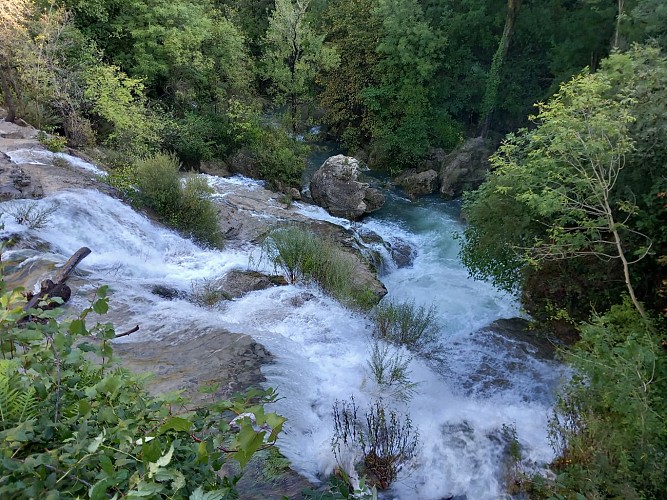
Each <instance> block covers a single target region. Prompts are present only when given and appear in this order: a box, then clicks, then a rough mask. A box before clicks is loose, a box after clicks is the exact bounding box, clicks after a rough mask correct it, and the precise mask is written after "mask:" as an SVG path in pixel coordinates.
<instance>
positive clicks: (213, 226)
mask: <svg viewBox="0 0 667 500" xmlns="http://www.w3.org/2000/svg"><path fill="white" fill-rule="evenodd" d="M212 192H213V189H212V188H211V187H210V186H209V185H208V183H207V182H206V180H205V179H203V178H202V177H195V176H190V177H188V178H187V179H185V183H184V184H183V186H182V189H181V203H180V209H179V211H178V214H177V216H176V224H175V225H176V227H177V228H178V229H180V230H181V231H184V232H185V233H187V234H188V235H190V236H192V237H193V238H194V239H195V240H197V241H199V242H201V243H207V244H209V245H212V246H214V247H222V245H223V235H222V232H221V231H220V227H219V226H218V209H217V208H216V206H215V205H214V204H213V203H212V202H211V200H210V199H209V195H210V194H211V193H212Z"/></svg>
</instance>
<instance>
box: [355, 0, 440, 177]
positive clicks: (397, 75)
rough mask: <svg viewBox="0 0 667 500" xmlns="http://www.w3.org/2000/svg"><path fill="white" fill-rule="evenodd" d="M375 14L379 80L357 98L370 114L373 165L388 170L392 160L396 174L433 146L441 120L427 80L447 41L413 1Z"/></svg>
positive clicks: (386, 2)
mask: <svg viewBox="0 0 667 500" xmlns="http://www.w3.org/2000/svg"><path fill="white" fill-rule="evenodd" d="M373 13H374V15H375V16H377V18H378V19H379V21H380V22H381V23H382V31H381V35H380V37H379V40H378V43H377V46H376V48H375V50H376V52H377V54H378V57H379V59H378V62H377V64H376V66H375V68H374V72H375V73H376V74H378V75H379V78H378V79H379V82H378V84H376V85H372V86H368V87H367V88H366V89H364V90H363V91H362V93H361V95H362V98H363V100H364V102H365V104H366V106H367V107H368V109H369V110H370V112H371V120H372V137H373V139H372V140H373V143H374V146H375V147H374V150H375V155H374V156H375V157H376V161H377V163H380V164H384V165H385V166H387V163H388V162H389V161H390V159H391V165H388V166H389V167H390V168H391V169H392V170H400V169H401V168H403V167H405V166H406V165H409V164H411V163H413V162H415V161H416V160H418V159H420V158H422V157H423V156H424V155H425V153H426V152H427V151H428V148H429V147H430V146H431V145H433V143H434V142H436V140H434V139H435V137H434V135H435V134H434V133H433V132H434V131H436V130H439V127H438V125H439V124H438V123H437V122H438V119H437V118H439V117H438V112H437V111H436V107H435V103H434V102H433V93H432V87H431V80H432V78H433V77H434V75H435V73H436V71H437V69H438V57H437V54H438V51H439V50H440V49H441V48H442V47H443V46H444V45H445V44H446V39H445V38H444V37H442V36H441V34H440V33H439V32H438V31H436V30H434V29H433V27H432V26H431V25H430V24H429V22H428V20H427V19H426V17H425V16H424V12H423V10H422V7H421V5H420V4H419V3H418V2H417V0H379V1H378V2H377V5H376V7H375V9H374V12H373ZM442 118H443V119H444V120H447V118H448V116H446V114H445V116H443V117H442Z"/></svg>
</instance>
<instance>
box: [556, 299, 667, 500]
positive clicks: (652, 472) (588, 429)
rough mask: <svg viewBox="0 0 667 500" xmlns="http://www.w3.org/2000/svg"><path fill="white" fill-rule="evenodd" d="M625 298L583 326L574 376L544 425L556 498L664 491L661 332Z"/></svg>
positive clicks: (665, 369) (666, 387)
mask: <svg viewBox="0 0 667 500" xmlns="http://www.w3.org/2000/svg"><path fill="white" fill-rule="evenodd" d="M658 326H660V325H658V324H651V323H649V322H647V321H645V320H644V319H642V318H641V316H640V315H639V313H638V312H637V311H636V310H635V309H634V307H633V305H632V304H631V303H630V302H629V301H627V300H626V302H625V303H624V304H622V305H619V306H614V307H612V308H611V309H610V310H609V312H608V313H606V314H605V315H603V316H596V317H594V318H593V320H592V321H591V322H590V323H588V324H584V325H583V326H582V327H581V329H580V331H581V342H580V343H579V344H578V346H577V348H576V349H574V351H573V353H572V355H571V356H570V360H571V361H572V363H573V365H574V366H575V368H577V369H578V375H577V376H575V377H574V378H573V379H572V381H571V382H570V383H569V384H568V386H567V387H566V388H565V390H564V391H563V393H562V395H561V398H560V401H559V403H558V405H557V409H556V412H555V415H554V417H553V418H552V420H551V422H550V432H551V439H552V445H553V446H554V449H555V451H556V452H557V454H558V456H559V457H558V459H557V460H556V462H554V467H555V468H556V469H557V470H558V472H559V475H558V481H557V482H555V483H554V484H552V485H551V487H552V489H553V490H554V491H555V492H556V493H558V494H561V495H566V496H568V497H569V496H570V495H572V494H574V493H581V494H583V495H584V496H586V497H587V498H612V497H613V498H627V499H633V498H647V499H651V498H663V495H664V492H665V491H667V461H666V460H665V457H666V456H667V441H665V436H666V435H667V424H666V422H665V418H664V415H665V414H666V412H667V408H666V405H665V397H664V395H665V394H667V355H666V354H665V351H664V348H662V347H661V346H660V344H661V342H662V341H663V339H664V331H663V332H659V331H658V328H657V327H658Z"/></svg>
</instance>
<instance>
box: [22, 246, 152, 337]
mask: <svg viewBox="0 0 667 500" xmlns="http://www.w3.org/2000/svg"><path fill="white" fill-rule="evenodd" d="M90 253H91V250H90V248H88V247H81V248H79V250H77V251H76V253H75V254H74V255H72V256H71V257H70V258H69V259H68V260H67V262H65V265H64V266H63V267H61V268H60V269H59V270H58V272H57V273H56V275H55V277H54V278H53V279H52V280H50V279H46V280H44V281H42V282H41V283H40V289H39V292H37V293H36V294H35V295H29V296H28V302H27V303H26V305H25V306H23V311H24V312H28V311H29V310H30V309H32V308H34V307H36V306H37V304H39V303H40V301H41V300H43V299H44V298H45V297H48V298H51V299H52V298H55V297H59V298H61V299H62V300H63V302H67V301H68V300H69V299H70V297H71V296H72V289H71V288H70V287H69V286H67V284H66V283H65V282H66V281H67V280H68V279H69V277H70V275H71V274H72V273H73V272H74V269H76V266H78V265H79V262H81V261H82V260H83V259H85V258H86V257H88V255H90ZM57 305H58V304H54V305H50V304H49V305H47V306H46V307H45V309H52V308H54V307H57ZM26 320H27V321H30V319H28V318H24V319H23V320H22V321H26ZM138 330H139V325H137V326H135V327H134V328H131V329H130V330H128V331H126V332H123V333H119V334H118V335H116V338H120V337H127V336H128V335H131V334H133V333H134V332H136V331H138Z"/></svg>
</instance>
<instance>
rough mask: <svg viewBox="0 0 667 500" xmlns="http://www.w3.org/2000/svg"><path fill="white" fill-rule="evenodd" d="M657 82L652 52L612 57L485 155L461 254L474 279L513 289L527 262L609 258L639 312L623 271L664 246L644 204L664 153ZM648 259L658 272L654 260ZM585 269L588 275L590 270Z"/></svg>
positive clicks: (661, 71)
mask: <svg viewBox="0 0 667 500" xmlns="http://www.w3.org/2000/svg"><path fill="white" fill-rule="evenodd" d="M665 79H667V63H666V62H665V60H664V57H662V56H660V55H659V52H658V51H657V49H650V48H649V49H644V48H635V49H633V50H632V51H630V52H628V53H625V54H615V55H613V56H612V57H611V58H610V59H609V61H608V62H605V63H604V64H603V66H602V68H601V70H600V71H599V72H598V73H595V74H582V75H579V76H578V77H576V78H574V79H573V80H572V81H570V82H569V83H567V84H565V85H563V86H562V87H561V90H560V92H559V93H558V94H556V95H555V96H554V97H553V98H552V100H551V101H549V102H548V103H547V104H540V105H539V112H538V114H537V116H536V117H534V118H533V119H534V121H535V122H536V127H535V128H533V129H532V130H523V131H520V132H519V133H518V134H517V135H510V136H508V139H507V140H506V141H505V143H504V144H503V145H502V146H501V148H500V150H499V152H498V153H497V154H496V155H495V156H494V157H493V159H492V164H493V166H494V167H495V172H494V174H493V175H492V176H491V178H490V179H489V181H487V183H485V185H483V186H482V188H481V189H480V191H479V192H478V193H475V194H473V195H470V196H469V197H468V200H467V202H466V205H465V208H464V210H465V211H466V212H467V214H468V218H469V219H468V220H469V222H470V225H469V226H468V228H466V230H465V234H466V237H467V239H466V241H465V243H464V245H463V248H462V258H463V260H464V262H465V263H466V265H468V266H469V267H470V268H471V270H472V273H473V275H475V276H478V277H491V278H492V279H494V281H496V283H499V284H502V285H505V287H506V288H511V286H512V284H516V283H521V281H522V280H523V279H525V276H526V275H525V274H524V271H525V270H526V269H527V268H528V267H529V265H534V266H538V267H539V266H542V265H543V264H544V263H546V262H549V261H561V262H562V261H564V260H567V259H572V258H585V259H590V258H599V259H606V260H613V261H616V262H618V264H619V266H618V269H619V270H620V271H621V274H622V277H623V278H622V279H623V281H622V282H623V284H624V287H625V289H626V290H627V293H628V294H629V296H630V298H631V300H632V303H633V305H634V306H635V307H636V308H637V310H638V311H639V312H640V313H642V314H644V312H643V306H642V304H641V303H640V302H639V298H638V297H637V293H636V290H635V284H636V283H637V282H638V280H637V278H636V277H634V278H633V277H632V276H631V274H630V267H631V265H632V264H633V263H636V262H638V261H639V260H641V259H643V258H644V257H646V256H647V252H648V251H649V249H650V248H651V246H652V245H653V246H655V245H658V248H659V252H662V250H661V249H662V248H664V240H665V236H664V231H662V230H661V227H662V225H661V223H660V222H658V221H659V220H660V217H661V215H660V214H656V215H651V211H655V209H654V208H652V207H653V206H655V205H657V204H656V203H655V202H654V201H648V199H649V198H651V199H652V200H655V193H653V194H651V193H652V192H653V190H654V187H655V185H656V183H660V182H664V168H663V166H662V165H664V163H662V161H663V159H664V158H665V153H666V152H665V148H664V147H663V146H662V143H661V141H659V140H657V137H658V136H659V135H660V133H659V131H660V130H663V128H664V127H665V126H667V116H665V112H664V106H663V105H662V103H663V102H664V99H665V98H667V96H666V95H665V91H664V85H665ZM628 167H629V168H628ZM660 172H661V173H660ZM661 177H662V181H661ZM645 199H646V200H647V201H646V202H645V201H644V200H645ZM498 207H503V208H502V210H501V212H498ZM492 209H495V212H494V211H493V210H492ZM507 214H511V216H509V217H507V216H506V215H507ZM503 224H504V225H503ZM499 225H501V227H499ZM503 228H506V229H503ZM505 230H506V233H505V234H503V233H502V231H505ZM646 260H647V261H648V262H649V264H647V266H648V267H646V269H652V270H651V271H649V273H650V274H656V270H657V267H656V266H657V265H658V264H657V263H656V262H655V259H654V257H653V256H650V258H649V259H646ZM597 267H600V266H597ZM612 269H613V267H612ZM584 273H585V274H586V277H587V279H589V280H594V279H595V271H593V270H589V271H586V270H584ZM508 285H509V286H508ZM652 286H654V285H652ZM651 293H653V292H652V291H651V290H650V289H646V288H645V289H644V293H643V294H642V295H643V296H644V297H648V296H650V294H651Z"/></svg>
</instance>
